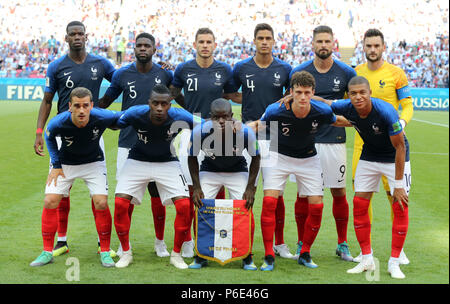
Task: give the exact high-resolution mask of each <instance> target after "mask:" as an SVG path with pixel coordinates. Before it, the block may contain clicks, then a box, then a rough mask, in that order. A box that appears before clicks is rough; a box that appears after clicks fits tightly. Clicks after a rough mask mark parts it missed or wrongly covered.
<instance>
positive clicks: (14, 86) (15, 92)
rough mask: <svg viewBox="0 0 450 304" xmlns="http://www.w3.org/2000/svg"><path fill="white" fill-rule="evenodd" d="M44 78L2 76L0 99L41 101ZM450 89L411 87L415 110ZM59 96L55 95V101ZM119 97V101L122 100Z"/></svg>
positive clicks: (431, 107) (441, 107) (442, 104)
mask: <svg viewBox="0 0 450 304" xmlns="http://www.w3.org/2000/svg"><path fill="white" fill-rule="evenodd" d="M44 86H45V79H43V78H0V100H17V101H29V100H31V101H41V100H42V98H43V97H44ZM108 86H109V82H108V81H106V80H103V82H102V86H101V89H100V97H102V96H103V94H104V93H105V92H106V89H107V88H108ZM448 92H449V89H448V88H445V89H426V88H411V95H412V98H413V103H414V109H415V110H426V111H448V110H449V109H448ZM56 99H57V97H56V96H55V101H56ZM121 100H122V97H119V98H118V99H117V101H121Z"/></svg>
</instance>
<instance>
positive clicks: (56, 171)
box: [44, 123, 65, 186]
mask: <svg viewBox="0 0 450 304" xmlns="http://www.w3.org/2000/svg"><path fill="white" fill-rule="evenodd" d="M55 132H56V130H55V127H54V124H53V123H50V124H49V125H48V126H47V130H46V131H45V135H44V136H45V142H46V143H47V149H48V153H49V154H50V162H51V164H52V169H51V170H50V173H49V174H48V177H47V185H50V184H51V183H52V182H54V184H55V186H56V181H57V179H58V176H60V175H61V176H62V177H65V176H64V172H63V169H62V165H61V162H60V160H59V154H58V144H57V142H56V137H55V134H56V133H55Z"/></svg>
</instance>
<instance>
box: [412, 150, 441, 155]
mask: <svg viewBox="0 0 450 304" xmlns="http://www.w3.org/2000/svg"><path fill="white" fill-rule="evenodd" d="M409 153H411V154H426V155H444V156H445V155H447V156H448V153H438V152H414V151H412V152H409Z"/></svg>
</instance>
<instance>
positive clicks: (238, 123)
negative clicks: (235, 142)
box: [233, 120, 242, 133]
mask: <svg viewBox="0 0 450 304" xmlns="http://www.w3.org/2000/svg"><path fill="white" fill-rule="evenodd" d="M241 130H242V121H239V120H234V121H233V133H238V132H241Z"/></svg>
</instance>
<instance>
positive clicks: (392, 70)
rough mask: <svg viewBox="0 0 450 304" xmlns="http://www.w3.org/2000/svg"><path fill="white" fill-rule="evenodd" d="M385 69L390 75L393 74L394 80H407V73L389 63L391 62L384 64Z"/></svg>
mask: <svg viewBox="0 0 450 304" xmlns="http://www.w3.org/2000/svg"><path fill="white" fill-rule="evenodd" d="M383 68H384V69H385V70H386V71H389V73H391V74H392V75H393V76H394V78H396V79H398V78H402V77H405V78H406V73H405V71H404V70H403V69H402V68H401V67H399V66H396V65H395V64H392V63H389V62H385V63H384V64H383Z"/></svg>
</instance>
